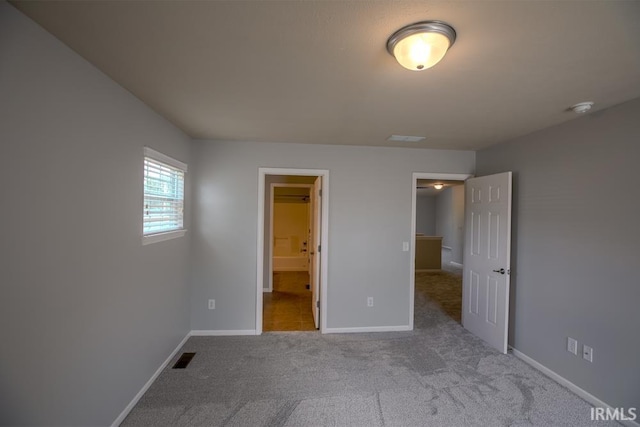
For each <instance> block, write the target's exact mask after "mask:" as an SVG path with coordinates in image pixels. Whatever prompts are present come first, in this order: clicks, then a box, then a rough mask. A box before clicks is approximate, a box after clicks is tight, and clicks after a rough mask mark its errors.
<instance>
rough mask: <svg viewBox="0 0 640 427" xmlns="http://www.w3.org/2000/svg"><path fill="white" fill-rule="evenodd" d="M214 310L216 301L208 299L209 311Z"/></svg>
mask: <svg viewBox="0 0 640 427" xmlns="http://www.w3.org/2000/svg"><path fill="white" fill-rule="evenodd" d="M215 308H216V300H214V299H210V300H209V310H214V309H215Z"/></svg>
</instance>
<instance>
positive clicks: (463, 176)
mask: <svg viewBox="0 0 640 427" xmlns="http://www.w3.org/2000/svg"><path fill="white" fill-rule="evenodd" d="M471 177H473V175H472V174H468V173H427V172H414V173H413V179H412V184H411V240H410V241H409V242H410V244H409V248H410V251H409V329H410V330H413V314H414V308H415V307H414V304H415V301H414V298H415V289H416V262H415V259H416V196H417V194H418V180H419V179H442V180H448V181H466V180H467V179H469V178H471Z"/></svg>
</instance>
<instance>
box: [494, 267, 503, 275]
mask: <svg viewBox="0 0 640 427" xmlns="http://www.w3.org/2000/svg"><path fill="white" fill-rule="evenodd" d="M493 272H494V273H500V274H504V268H501V269H500V270H493Z"/></svg>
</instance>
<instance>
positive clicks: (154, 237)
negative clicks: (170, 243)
mask: <svg viewBox="0 0 640 427" xmlns="http://www.w3.org/2000/svg"><path fill="white" fill-rule="evenodd" d="M186 232H187V230H186V229H184V228H183V229H181V230H173V231H167V232H166V233H156V234H149V235H146V236H142V245H143V246H144V245H150V244H151V243H158V242H164V241H165V240H171V239H177V238H178V237H182V236H184V235H185V233H186Z"/></svg>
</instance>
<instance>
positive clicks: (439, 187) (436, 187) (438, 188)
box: [433, 184, 443, 190]
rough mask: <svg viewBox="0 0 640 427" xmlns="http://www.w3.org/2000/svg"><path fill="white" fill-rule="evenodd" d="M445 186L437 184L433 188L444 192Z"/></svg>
mask: <svg viewBox="0 0 640 427" xmlns="http://www.w3.org/2000/svg"><path fill="white" fill-rule="evenodd" d="M442 187H443V185H442V184H436V185H434V186H433V188H435V189H436V190H442Z"/></svg>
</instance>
